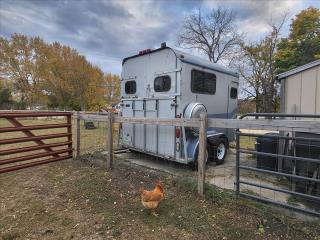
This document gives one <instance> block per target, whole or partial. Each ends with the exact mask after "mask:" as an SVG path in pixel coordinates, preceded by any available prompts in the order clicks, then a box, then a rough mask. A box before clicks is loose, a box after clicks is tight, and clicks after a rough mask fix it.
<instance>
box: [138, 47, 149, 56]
mask: <svg viewBox="0 0 320 240" xmlns="http://www.w3.org/2000/svg"><path fill="white" fill-rule="evenodd" d="M149 52H151V49H150V48H148V49H145V50H142V51H139V55H144V54H147V53H149Z"/></svg>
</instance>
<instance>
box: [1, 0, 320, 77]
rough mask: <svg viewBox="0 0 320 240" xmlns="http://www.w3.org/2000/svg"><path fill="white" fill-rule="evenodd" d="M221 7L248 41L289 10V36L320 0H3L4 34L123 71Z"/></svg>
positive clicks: (4, 35)
mask: <svg viewBox="0 0 320 240" xmlns="http://www.w3.org/2000/svg"><path fill="white" fill-rule="evenodd" d="M217 6H224V7H228V8H232V9H233V10H234V11H235V12H236V14H237V18H236V19H237V20H236V24H237V28H238V30H239V31H241V32H243V33H245V36H246V40H247V41H258V40H259V39H261V38H262V37H263V36H264V35H265V34H267V33H268V31H270V28H269V25H268V23H269V22H270V21H279V20H280V19H281V17H282V16H283V14H284V13H286V12H288V16H289V21H288V22H287V23H286V25H285V26H284V29H283V36H286V34H287V33H288V31H289V25H290V21H291V18H293V17H294V15H296V14H297V13H299V12H300V11H301V10H303V9H306V8H307V7H309V6H314V7H320V0H301V1H298V0H290V1H287V0H275V1H273V0H270V1H267V0H265V1H262V0H252V1H249V0H237V1H235V0H223V1H220V0H219V1H213V0H199V1H192V0H185V1H183V0H176V1H174V0H171V1H170V0H139V1H134V0H0V36H2V37H6V38H10V36H11V34H13V33H20V34H25V35H27V36H40V37H41V38H43V39H44V40H45V41H46V42H54V41H58V42H60V43H62V44H65V45H69V46H71V47H72V48H75V49H77V51H78V52H79V53H80V54H81V55H84V56H86V58H87V59H88V60H89V61H90V62H91V63H93V64H94V65H97V66H98V67H100V68H101V69H102V70H103V71H104V72H106V73H107V72H111V73H115V74H120V72H121V62H122V59H123V58H125V57H128V56H131V55H134V54H137V53H138V52H139V51H140V50H143V49H147V48H158V47H159V46H160V44H161V43H162V42H166V43H167V45H168V46H171V47H176V36H177V33H178V30H179V28H180V27H181V24H182V23H183V20H184V19H185V17H186V16H187V15H188V14H190V13H192V12H193V11H198V9H201V11H203V12H209V11H210V10H211V9H212V8H216V7H217ZM184 51H187V52H188V51H190V50H184ZM192 53H193V54H195V55H199V53H198V52H192ZM200 56H201V55H200ZM202 57H205V56H202Z"/></svg>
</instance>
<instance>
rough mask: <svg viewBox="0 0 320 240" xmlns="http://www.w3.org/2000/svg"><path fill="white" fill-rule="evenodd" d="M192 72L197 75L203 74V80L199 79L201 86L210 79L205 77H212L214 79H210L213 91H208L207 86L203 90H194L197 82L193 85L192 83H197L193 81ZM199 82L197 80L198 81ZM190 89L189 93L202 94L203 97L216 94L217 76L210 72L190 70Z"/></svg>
mask: <svg viewBox="0 0 320 240" xmlns="http://www.w3.org/2000/svg"><path fill="white" fill-rule="evenodd" d="M194 72H199V73H202V74H204V76H205V77H204V79H201V80H200V81H202V84H203V85H204V83H205V82H208V79H210V78H207V77H206V75H209V74H210V75H213V76H214V78H213V79H211V80H213V81H214V85H213V86H214V89H213V91H208V88H207V87H208V86H203V88H204V89H200V90H199V89H195V88H194V86H195V85H199V82H198V83H197V84H195V83H194V81H197V80H195V78H194ZM198 81H199V79H198ZM190 88H191V92H192V93H196V94H204V95H215V94H216V92H217V75H216V74H215V73H211V72H207V71H201V70H198V69H192V70H191V81H190Z"/></svg>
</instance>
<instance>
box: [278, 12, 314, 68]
mask: <svg viewBox="0 0 320 240" xmlns="http://www.w3.org/2000/svg"><path fill="white" fill-rule="evenodd" d="M316 59H320V10H319V9H318V8H314V7H309V8H307V9H305V10H303V11H301V12H300V13H299V14H297V15H296V17H295V18H294V19H292V22H291V25H290V34H289V36H288V37H287V38H283V39H281V41H280V42H279V44H278V52H277V54H276V58H275V67H276V68H277V71H278V73H280V72H285V71H288V70H290V69H293V68H295V67H297V66H301V65H303V64H306V63H309V62H312V61H314V60H316Z"/></svg>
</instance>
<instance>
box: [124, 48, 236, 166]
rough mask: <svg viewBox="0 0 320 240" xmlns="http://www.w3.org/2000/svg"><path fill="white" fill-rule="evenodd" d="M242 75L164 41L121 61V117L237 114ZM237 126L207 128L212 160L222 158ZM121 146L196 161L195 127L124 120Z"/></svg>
mask: <svg viewBox="0 0 320 240" xmlns="http://www.w3.org/2000/svg"><path fill="white" fill-rule="evenodd" d="M238 84H239V79H238V74H237V73H236V72H233V71H230V70H228V69H226V68H224V67H222V66H220V65H218V64H214V63H212V62H210V61H206V60H203V59H201V58H198V57H195V56H192V55H189V54H187V53H184V52H181V51H178V50H175V49H172V48H169V47H167V46H166V45H165V43H163V44H161V48H159V49H155V50H150V49H147V50H144V51H141V52H139V54H138V55H134V56H131V57H127V58H125V59H124V60H123V62H122V73H121V96H122V99H121V114H122V116H123V117H145V118H181V117H182V118H196V117H199V116H200V113H202V112H207V113H208V117H209V118H226V119H227V118H233V117H234V116H235V113H236V110H237V94H238ZM233 137H234V132H233V131H230V130H229V131H228V130H226V129H208V148H207V151H208V154H207V155H208V159H213V160H215V161H216V162H217V163H218V164H219V163H222V162H223V160H224V158H225V155H226V153H227V149H228V145H229V141H230V138H233ZM121 138H122V146H123V147H126V148H130V149H132V150H135V151H141V152H144V153H147V154H152V155H156V156H159V157H162V158H166V159H170V160H173V161H177V162H181V163H186V164H188V163H195V164H196V162H197V161H196V160H197V151H198V144H199V137H198V134H197V130H196V129H188V128H180V127H179V128H176V127H173V126H153V125H142V124H123V125H122V131H121Z"/></svg>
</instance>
